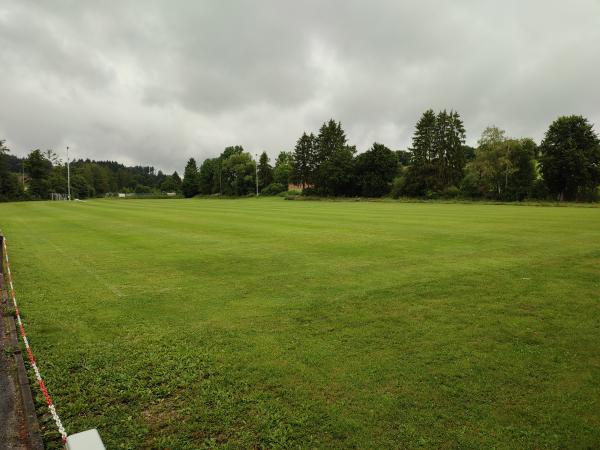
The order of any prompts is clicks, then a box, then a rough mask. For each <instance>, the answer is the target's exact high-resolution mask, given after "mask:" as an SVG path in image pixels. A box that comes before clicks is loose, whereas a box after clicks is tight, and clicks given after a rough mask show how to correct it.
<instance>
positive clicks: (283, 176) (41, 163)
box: [0, 109, 600, 201]
mask: <svg viewBox="0 0 600 450" xmlns="http://www.w3.org/2000/svg"><path fill="white" fill-rule="evenodd" d="M465 142H466V131H465V127H464V124H463V121H462V119H461V117H460V114H459V113H458V112H457V111H446V110H443V111H439V112H435V111H433V110H431V109H430V110H427V111H425V112H424V113H423V114H422V116H421V117H420V119H419V120H418V122H417V124H416V126H415V131H414V135H413V138H412V146H411V147H410V148H409V149H407V150H391V149H390V148H388V147H386V146H385V145H384V144H381V143H377V142H375V143H373V145H372V146H371V147H370V148H369V149H368V150H367V151H365V152H363V153H360V154H357V150H356V146H354V145H350V144H349V143H348V140H347V137H346V134H345V132H344V130H343V128H342V124H341V123H340V122H336V121H335V120H333V119H331V120H329V121H327V122H325V123H323V125H322V126H321V127H320V129H319V130H318V132H316V134H315V133H313V132H310V133H309V132H304V133H303V134H302V135H301V136H300V137H299V138H298V140H297V141H296V144H295V147H294V149H293V151H282V152H280V153H279V154H278V155H277V157H276V158H275V160H274V161H273V164H271V160H270V158H269V156H268V155H267V153H266V152H262V153H261V154H260V156H258V155H256V158H254V157H253V156H252V154H251V153H249V152H247V151H245V150H244V148H243V147H242V146H240V145H236V146H231V147H227V148H225V150H223V152H222V153H221V154H220V155H219V156H217V157H215V158H207V159H205V160H204V161H203V162H202V164H200V165H198V164H197V162H196V160H195V159H194V158H190V159H189V160H188V162H187V164H186V167H185V171H184V176H183V180H182V179H181V178H180V177H179V175H178V174H177V172H175V173H173V174H172V175H165V174H163V173H162V172H161V171H158V172H155V170H154V168H152V167H139V166H137V167H125V166H124V165H122V164H119V163H116V162H110V161H90V160H85V161H83V160H79V161H76V162H74V163H72V164H71V168H72V186H73V196H78V197H79V198H83V197H89V196H103V195H105V194H107V193H109V192H138V193H152V192H155V193H156V192H165V191H166V192H178V193H182V194H183V195H184V196H186V197H193V196H195V195H226V196H245V195H252V194H256V192H257V190H258V192H259V193H260V194H261V195H276V194H279V193H282V192H286V191H288V189H290V187H292V188H295V189H298V190H299V191H301V192H302V193H303V194H305V195H315V196H346V197H358V196H360V197H383V196H392V197H395V198H398V197H420V198H456V197H461V198H472V199H490V200H502V201H521V200H525V199H542V200H570V201H597V200H598V197H599V184H600V140H599V138H598V135H597V134H596V132H595V131H594V129H593V126H592V125H591V124H590V123H589V121H588V120H587V119H586V118H584V117H582V116H563V117H559V118H558V119H556V120H555V121H554V122H553V123H552V124H551V125H550V126H549V128H548V130H547V132H546V133H545V135H544V138H543V139H542V141H541V143H540V144H539V145H538V144H537V143H536V142H535V141H534V140H533V139H531V138H514V137H509V136H507V134H506V132H505V131H504V130H502V129H500V128H498V127H496V126H491V127H488V128H486V129H485V130H484V131H483V133H482V135H481V137H480V138H479V140H478V143H477V147H470V146H468V145H466V144H465ZM19 164H20V166H19ZM19 168H20V169H21V171H23V170H24V171H25V173H26V175H27V176H26V184H25V183H24V182H23V181H24V180H23V179H21V181H22V183H19V178H18V173H19ZM23 186H25V188H24V187H23ZM49 192H58V193H64V192H66V167H65V165H64V163H62V162H61V161H60V160H58V158H56V155H55V154H54V153H53V152H52V151H48V152H41V151H40V150H34V151H33V152H31V153H30V154H29V156H28V157H27V158H25V159H24V160H19V159H18V158H16V157H14V156H12V155H9V154H8V149H6V147H5V146H4V145H3V143H2V145H0V198H1V199H4V200H7V199H15V198H16V199H18V198H32V199H36V198H47V195H48V193H49Z"/></svg>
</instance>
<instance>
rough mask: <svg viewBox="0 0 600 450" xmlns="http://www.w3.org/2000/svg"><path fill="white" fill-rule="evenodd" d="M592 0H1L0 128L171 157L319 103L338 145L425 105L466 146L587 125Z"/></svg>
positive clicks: (43, 139) (40, 139) (108, 151)
mask: <svg viewBox="0 0 600 450" xmlns="http://www.w3.org/2000/svg"><path fill="white" fill-rule="evenodd" d="M598 17H600V3H598V2H597V1H595V0H574V1H571V2H562V1H556V0H552V1H542V0H535V1H534V0H532V1H527V2H523V1H517V0H509V1H504V2H497V1H485V0H460V1H455V2H447V1H441V0H440V1H433V0H426V1H410V2H398V1H393V0H389V1H374V2H364V1H358V0H348V1H327V2H322V1H321V2H319V1H308V2H289V1H276V0H269V1H261V2H256V1H231V2H209V1H179V2H162V1H158V0H152V1H150V0H148V1H124V2H91V1H83V0H80V1H74V0H73V1H54V2H34V1H20V2H17V1H14V2H13V1H5V2H2V3H0V67H1V68H2V70H0V97H1V99H2V100H1V101H2V106H3V108H0V138H3V139H7V140H8V144H9V145H10V147H11V148H12V149H13V151H14V152H15V153H17V154H21V155H22V154H25V153H26V152H27V151H29V150H30V149H32V148H37V147H41V148H55V149H57V150H59V151H60V150H61V149H62V148H64V147H65V146H66V145H70V146H71V148H73V149H74V151H75V152H76V153H78V156H87V157H91V158H98V159H119V160H122V161H125V162H130V163H144V164H153V165H155V166H157V167H160V168H163V169H165V170H169V171H171V170H174V169H178V170H181V168H182V165H183V164H184V163H185V160H186V159H187V158H188V157H190V156H194V157H196V158H198V159H203V158H206V157H210V156H214V155H216V154H218V153H219V152H220V151H221V150H222V148H223V147H225V146H226V145H231V144H242V145H244V146H245V147H246V148H247V149H248V150H249V151H252V152H253V153H255V152H257V151H262V150H266V151H268V152H269V153H270V154H271V155H272V156H274V155H275V154H276V153H277V152H278V151H280V150H282V149H290V148H292V147H293V145H294V143H295V141H296V139H297V138H298V136H299V135H300V134H301V133H302V131H304V130H307V131H315V130H317V129H318V127H319V125H320V124H321V123H322V122H323V121H324V120H327V119H329V118H330V117H333V118H336V119H338V120H341V121H342V123H343V125H344V128H345V129H346V131H347V134H348V136H349V139H350V141H351V142H352V143H355V144H357V146H358V148H359V150H365V149H366V148H368V147H369V146H370V144H371V143H372V142H373V141H379V142H383V143H385V144H387V145H388V146H390V147H392V148H405V147H406V146H408V145H410V140H411V135H412V130H413V127H414V123H415V122H416V120H417V119H418V117H419V115H420V114H421V113H422V112H423V111H424V110H425V109H427V108H430V107H431V108H434V109H442V108H448V109H450V108H453V109H456V110H458V111H459V112H460V113H461V115H462V116H463V118H464V120H465V125H466V128H467V134H468V140H469V142H470V143H472V144H474V143H475V142H476V141H477V138H478V136H479V134H480V133H481V130H482V129H483V128H484V127H485V126H487V125H490V124H496V125H498V126H500V127H503V128H505V129H506V130H507V132H508V134H510V135H513V136H532V137H534V138H536V139H538V140H539V139H540V138H541V137H542V134H543V132H544V130H545V129H546V128H547V126H548V124H549V123H550V121H552V120H553V119H554V118H555V117H556V116H558V115H559V114H573V113H576V114H584V115H586V116H588V117H589V118H590V120H591V121H592V122H595V123H599V122H600V110H599V108H600V107H599V106H598V105H600V90H598V89H595V85H596V84H597V81H596V79H595V78H596V77H597V73H598V72H599V69H600V52H598V51H597V48H598V47H599V44H600V31H599V30H600V27H598Z"/></svg>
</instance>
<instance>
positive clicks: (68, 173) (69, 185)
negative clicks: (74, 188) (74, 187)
mask: <svg viewBox="0 0 600 450" xmlns="http://www.w3.org/2000/svg"><path fill="white" fill-rule="evenodd" d="M67 200H69V201H70V200H71V161H70V160H69V146H68V145H67Z"/></svg>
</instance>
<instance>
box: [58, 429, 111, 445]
mask: <svg viewBox="0 0 600 450" xmlns="http://www.w3.org/2000/svg"><path fill="white" fill-rule="evenodd" d="M67 450H106V447H104V444H103V443H102V439H100V434H98V430H96V429H95V428H93V429H91V430H87V431H82V432H81V433H75V434H72V435H70V436H68V437H67Z"/></svg>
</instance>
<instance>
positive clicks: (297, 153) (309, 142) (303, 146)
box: [294, 133, 317, 189]
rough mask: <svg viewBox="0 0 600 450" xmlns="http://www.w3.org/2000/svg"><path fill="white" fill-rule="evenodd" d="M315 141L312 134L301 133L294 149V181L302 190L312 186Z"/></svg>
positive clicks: (314, 165)
mask: <svg viewBox="0 0 600 450" xmlns="http://www.w3.org/2000/svg"><path fill="white" fill-rule="evenodd" d="M316 151H317V140H316V138H315V135H314V134H312V133H311V134H306V133H303V134H302V136H301V137H300V139H298V142H296V147H295V148H294V162H295V165H294V180H295V181H296V182H298V183H299V184H300V185H301V186H302V188H303V189H304V188H305V187H306V186H309V185H311V184H313V180H314V176H315V169H316V163H317V154H316Z"/></svg>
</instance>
